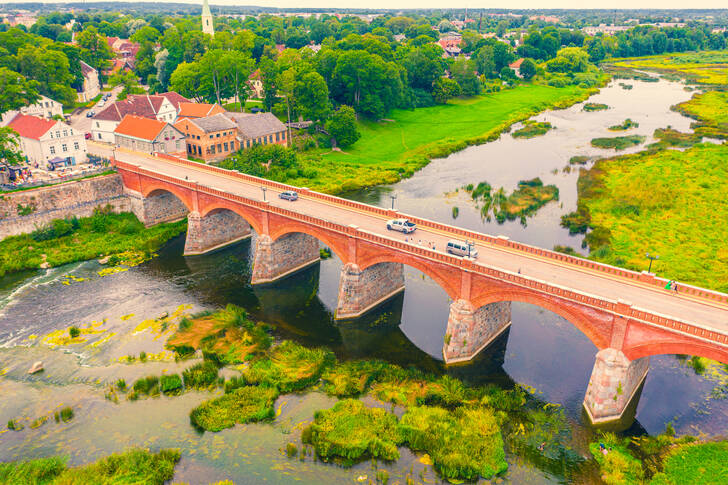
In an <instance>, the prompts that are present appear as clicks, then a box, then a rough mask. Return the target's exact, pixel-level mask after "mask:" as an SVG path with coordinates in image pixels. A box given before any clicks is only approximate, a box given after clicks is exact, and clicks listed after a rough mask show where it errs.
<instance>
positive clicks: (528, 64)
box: [520, 59, 537, 81]
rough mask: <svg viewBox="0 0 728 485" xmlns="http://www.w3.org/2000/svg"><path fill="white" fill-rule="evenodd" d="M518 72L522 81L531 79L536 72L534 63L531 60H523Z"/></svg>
mask: <svg viewBox="0 0 728 485" xmlns="http://www.w3.org/2000/svg"><path fill="white" fill-rule="evenodd" d="M520 72H521V76H523V79H525V80H526V81H528V80H530V79H532V78H533V76H535V75H536V72H537V68H536V63H535V62H533V61H532V60H531V59H524V60H523V62H522V63H521V69H520Z"/></svg>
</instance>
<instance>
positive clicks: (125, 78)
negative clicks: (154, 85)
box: [109, 71, 144, 101]
mask: <svg viewBox="0 0 728 485" xmlns="http://www.w3.org/2000/svg"><path fill="white" fill-rule="evenodd" d="M109 84H110V85H111V86H123V89H122V90H121V92H120V93H119V96H118V97H117V98H116V99H118V100H120V101H121V100H124V99H126V97H127V96H128V95H129V94H144V89H142V87H141V86H139V80H138V79H137V77H136V75H135V74H134V73H133V72H131V71H119V72H115V73H114V74H112V75H111V77H110V78H109Z"/></svg>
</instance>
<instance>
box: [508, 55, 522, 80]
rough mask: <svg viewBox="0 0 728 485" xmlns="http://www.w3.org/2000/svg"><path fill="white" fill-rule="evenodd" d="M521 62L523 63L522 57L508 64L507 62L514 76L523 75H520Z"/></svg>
mask: <svg viewBox="0 0 728 485" xmlns="http://www.w3.org/2000/svg"><path fill="white" fill-rule="evenodd" d="M521 64H523V57H521V58H520V59H518V60H517V61H514V62H511V63H510V64H508V67H510V68H511V69H513V70H514V71H515V73H516V76H518V77H523V76H521Z"/></svg>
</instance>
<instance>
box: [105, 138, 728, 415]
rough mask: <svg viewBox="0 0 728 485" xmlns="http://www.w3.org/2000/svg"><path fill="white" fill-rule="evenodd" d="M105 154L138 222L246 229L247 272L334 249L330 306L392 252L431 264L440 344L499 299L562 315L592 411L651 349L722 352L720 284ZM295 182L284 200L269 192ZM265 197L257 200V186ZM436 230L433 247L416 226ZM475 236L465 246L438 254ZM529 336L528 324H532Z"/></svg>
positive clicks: (613, 411) (224, 231) (504, 307)
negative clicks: (473, 251) (671, 286)
mask: <svg viewBox="0 0 728 485" xmlns="http://www.w3.org/2000/svg"><path fill="white" fill-rule="evenodd" d="M115 165H116V168H117V169H118V171H119V173H120V174H121V177H122V179H123V182H124V187H125V190H126V192H127V194H128V195H129V196H130V197H131V200H132V207H133V210H134V212H135V213H136V215H137V216H138V217H139V219H140V220H142V221H143V222H144V223H145V224H147V225H152V224H156V223H159V222H163V221H169V220H174V219H179V218H181V217H185V216H186V217H187V218H188V231H187V240H186V244H185V254H187V255H194V254H202V253H205V252H209V251H212V250H214V249H217V248H219V247H222V246H224V245H227V244H230V243H231V242H234V241H238V240H240V239H243V238H246V237H249V236H250V235H251V233H252V231H255V232H256V233H257V235H258V237H257V240H256V246H255V256H254V263H253V274H252V284H263V283H271V282H274V281H276V280H278V279H281V278H283V277H285V276H287V275H290V274H292V273H293V272H296V271H298V270H300V269H302V268H305V267H307V266H309V265H312V264H316V263H317V262H318V260H319V246H320V243H323V244H325V245H326V246H328V247H329V248H331V250H332V251H333V252H334V253H335V254H336V255H337V256H338V257H339V259H340V260H341V261H342V263H343V267H342V270H341V281H340V286H339V297H338V304H337V308H336V318H337V319H352V318H356V317H358V316H360V315H362V314H363V313H365V312H367V311H369V310H371V309H373V308H374V307H376V306H377V305H379V304H380V303H382V302H384V301H386V300H387V299H389V298H390V297H392V296H394V295H395V294H397V293H399V292H401V291H403V290H404V272H403V265H408V266H411V267H413V268H416V269H418V270H420V271H421V272H423V273H424V274H426V275H427V276H429V277H430V278H432V279H433V280H434V281H435V282H437V283H438V284H439V285H440V286H441V287H442V288H443V289H444V290H445V292H447V294H448V295H449V297H450V298H451V300H452V303H451V304H450V316H449V319H448V322H447V330H446V334H445V335H444V336H443V340H444V345H443V356H444V359H445V362H446V363H448V364H449V363H455V362H462V361H467V360H470V359H472V358H473V357H474V356H475V355H476V354H477V353H478V352H479V351H480V350H482V349H483V348H485V347H486V346H488V344H489V343H491V342H492V341H493V340H494V339H495V338H496V337H498V336H499V335H500V334H501V333H502V332H504V331H505V330H506V329H507V328H508V326H509V325H510V323H511V317H510V313H511V312H510V302H512V301H519V302H525V303H530V304H533V305H538V306H540V307H543V308H545V309H547V310H550V311H552V312H554V313H556V314H558V315H561V316H562V317H564V318H565V319H567V320H568V321H570V322H571V323H572V324H574V325H575V326H576V327H577V328H579V330H581V331H582V332H583V333H584V334H585V335H586V336H587V337H588V338H589V339H590V340H591V341H592V342H593V343H594V345H596V347H597V348H598V349H599V351H598V353H597V356H596V363H595V366H594V370H593V372H592V376H591V379H590V382H589V385H588V388H587V392H586V397H585V400H584V408H585V409H586V411H587V413H588V415H589V418H590V419H591V420H592V422H595V423H596V422H604V421H611V420H616V419H619V418H621V417H622V415H623V413H624V412H625V409H626V408H627V406H628V404H629V403H630V402H633V401H636V396H639V392H640V389H641V385H642V383H643V381H644V378H645V375H646V374H647V370H648V365H649V356H650V355H655V354H691V355H699V356H703V357H707V358H709V359H714V360H719V361H721V362H724V363H728V295H726V294H723V293H718V292H713V291H709V290H705V289H701V288H696V287H692V286H689V285H683V284H681V285H680V286H679V290H680V293H679V295H675V294H674V293H673V292H670V291H668V290H665V289H664V286H665V283H666V281H665V280H664V279H661V278H657V277H655V275H653V274H650V273H647V272H642V273H638V272H633V271H628V270H624V269H620V268H616V267H613V266H608V265H604V264H599V263H595V262H592V261H588V260H585V259H582V258H577V257H573V256H569V255H565V254H562V253H557V252H553V251H548V250H544V249H540V248H536V247H533V246H528V245H525V244H521V243H517V242H514V241H510V240H509V239H508V238H507V237H503V236H499V237H494V236H489V235H486V234H480V233H476V232H472V231H468V230H464V229H460V228H457V227H452V226H448V225H446V224H441V223H438V222H433V221H428V220H424V219H420V218H418V217H413V216H407V217H408V218H409V219H410V220H412V221H413V222H415V223H417V224H418V230H417V232H416V233H415V238H406V237H405V236H404V235H403V234H401V233H394V232H388V231H387V230H386V227H385V223H384V222H385V220H386V219H389V218H392V217H401V216H403V214H399V213H398V212H396V211H392V210H387V209H382V208H379V207H374V206H370V205H366V204H362V203H358V202H353V201H349V200H345V199H340V198H337V197H333V196H329V195H325V194H321V193H316V192H313V191H310V190H308V189H305V188H303V189H301V188H295V187H290V186H288V185H284V184H280V183H276V182H272V181H268V180H263V179H259V178H256V177H252V176H248V175H244V174H240V173H237V172H231V171H227V170H223V169H220V168H218V167H213V166H208V165H202V164H199V163H195V162H192V161H188V160H184V159H179V158H173V157H170V156H166V155H157V156H150V155H145V154H141V153H134V152H127V151H123V152H122V151H120V150H118V149H117V151H116V153H115ZM290 189H295V190H296V191H297V192H298V193H299V196H300V199H299V200H298V201H296V202H289V201H284V200H281V199H279V198H278V193H280V192H281V191H283V190H290ZM264 199H267V200H264ZM420 238H422V239H424V240H425V241H429V242H434V243H435V249H431V248H430V247H427V246H424V245H420V244H419V242H417V241H415V239H418V240H419V239H420ZM449 239H459V240H468V241H473V242H474V243H475V244H476V246H477V248H478V250H479V253H480V254H479V257H478V258H477V259H476V260H472V259H467V258H459V257H455V256H452V255H449V254H446V253H445V252H444V251H443V249H444V247H445V243H446V241H447V240H449ZM534 338H538V337H537V336H534Z"/></svg>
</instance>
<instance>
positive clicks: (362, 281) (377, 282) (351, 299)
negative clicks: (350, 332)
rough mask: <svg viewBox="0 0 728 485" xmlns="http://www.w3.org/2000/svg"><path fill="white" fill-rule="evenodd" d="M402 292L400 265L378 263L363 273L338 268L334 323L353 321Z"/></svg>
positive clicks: (349, 266)
mask: <svg viewBox="0 0 728 485" xmlns="http://www.w3.org/2000/svg"><path fill="white" fill-rule="evenodd" d="M402 291H404V265H403V264H402V263H378V264H375V265H373V266H370V267H369V268H367V269H365V270H361V269H359V266H358V265H357V264H354V263H347V264H345V265H344V266H343V267H342V268H341V279H340V283H339V301H338V304H337V306H336V317H335V318H336V319H337V320H345V319H354V318H357V317H360V316H362V315H363V314H365V313H366V312H368V311H369V310H371V309H373V308H374V307H376V306H379V305H380V304H382V303H384V302H385V301H387V300H389V299H390V298H392V297H394V296H395V295H397V294H398V293H400V292H402Z"/></svg>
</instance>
